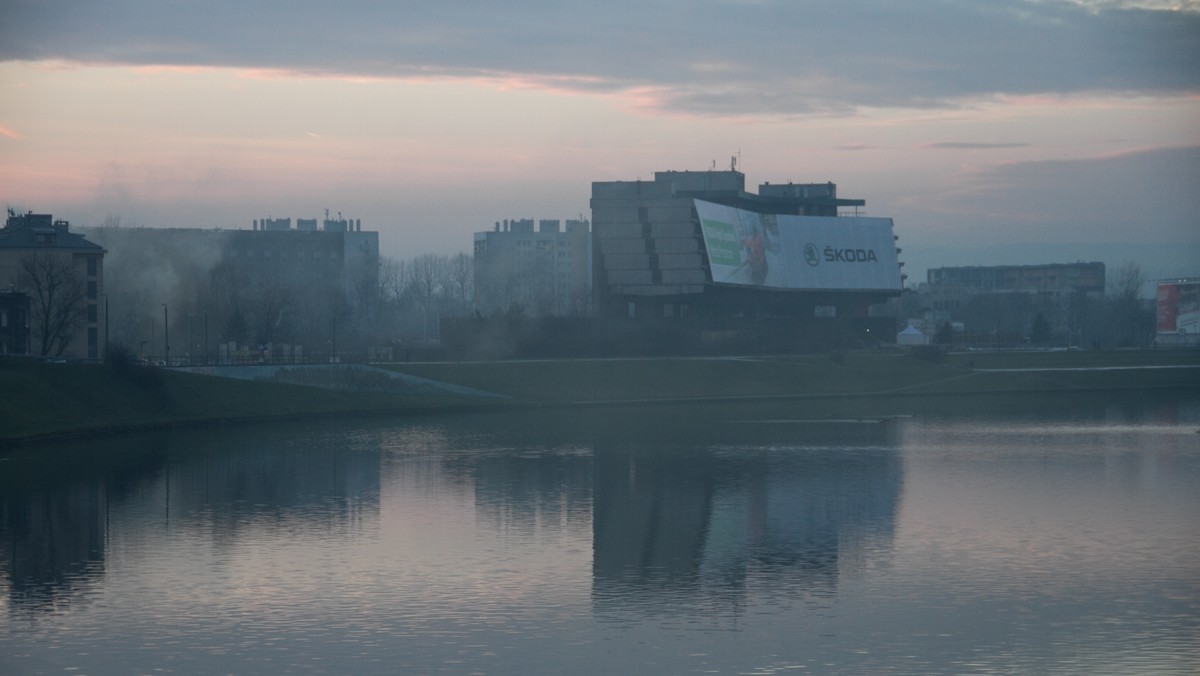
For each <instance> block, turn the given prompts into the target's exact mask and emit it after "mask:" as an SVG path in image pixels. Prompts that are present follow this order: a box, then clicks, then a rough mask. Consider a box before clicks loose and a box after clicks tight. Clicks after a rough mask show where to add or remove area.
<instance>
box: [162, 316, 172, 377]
mask: <svg viewBox="0 0 1200 676" xmlns="http://www.w3.org/2000/svg"><path fill="white" fill-rule="evenodd" d="M162 306H163V349H164V350H165V351H166V353H167V359H166V361H165V362H164V363H165V364H166V365H167V366H170V365H171V324H170V316H169V315H168V314H167V304H166V303H163V304H162Z"/></svg>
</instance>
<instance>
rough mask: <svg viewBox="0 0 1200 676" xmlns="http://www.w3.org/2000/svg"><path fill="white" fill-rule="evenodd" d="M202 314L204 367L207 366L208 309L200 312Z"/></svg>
mask: <svg viewBox="0 0 1200 676" xmlns="http://www.w3.org/2000/svg"><path fill="white" fill-rule="evenodd" d="M202 312H203V313H204V365H205V366H208V309H207V308H206V309H204V310H202Z"/></svg>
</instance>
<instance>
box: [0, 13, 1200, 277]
mask: <svg viewBox="0 0 1200 676" xmlns="http://www.w3.org/2000/svg"><path fill="white" fill-rule="evenodd" d="M1197 64H1200V2H1197V1H1195V0H1187V1H1184V2H1170V1H1165V0H1164V1H1154V0H1145V1H1141V2H1122V1H1121V0H1095V1H1089V0H1025V1H1011V2H998V1H993V0H986V1H985V0H926V1H918V0H895V1H892V2H883V1H879V0H875V1H870V2H867V1H862V0H839V1H838V2H801V1H797V0H779V1H774V0H725V1H714V0H687V1H686V2H684V1H661V2H655V1H653V0H651V1H649V2H647V1H646V0H641V1H638V2H626V1H625V0H609V1H608V2H604V3H600V2H595V3H581V2H564V1H563V0H555V1H553V2H551V1H543V0H512V1H511V2H504V3H497V2H480V1H477V0H476V1H446V2H386V1H383V0H344V1H343V2H339V3H328V2H323V1H322V2H317V1H316V0H286V1H284V0H278V1H261V2H246V0H238V1H237V2H232V1H225V0H207V1H206V2H181V1H170V0H107V1H106V2H103V3H98V2H91V1H88V0H75V1H69V0H3V2H0V157H2V158H3V161H2V162H0V200H2V201H4V202H5V203H7V204H8V205H11V206H13V207H15V208H18V209H30V210H34V211H38V212H51V213H53V214H55V215H56V216H58V217H63V218H68V219H70V220H72V221H73V222H76V223H81V224H87V225H96V224H99V223H100V222H102V221H103V220H104V219H105V218H106V217H109V216H117V217H120V218H121V222H122V224H123V225H145V226H156V227H157V226H172V227H225V228H230V227H249V226H250V223H251V221H252V220H253V219H255V218H262V217H266V216H274V217H282V216H291V217H292V218H301V217H306V218H311V217H319V216H320V215H321V214H322V213H323V211H324V209H326V208H328V209H329V210H330V211H331V212H333V213H337V212H341V213H342V214H343V215H345V216H346V217H350V218H360V219H362V221H363V227H364V228H366V229H376V230H379V231H380V232H381V248H382V249H383V252H384V253H385V254H390V255H394V256H407V255H412V254H416V253H423V252H427V251H437V252H444V253H448V252H453V251H459V250H466V249H469V248H470V246H471V233H472V232H474V231H476V230H485V229H489V228H490V227H491V224H492V223H493V222H494V221H496V220H500V219H504V218H520V217H532V218H569V217H576V216H578V215H579V214H584V215H585V216H586V215H587V214H588V211H589V208H588V198H589V196H590V191H591V182H592V181H607V180H623V179H636V178H639V177H640V178H645V179H649V178H651V177H652V174H653V172H655V171H660V170H667V169H677V170H683V169H696V170H702V169H707V168H709V167H711V166H712V165H713V163H714V161H715V162H716V164H717V166H718V167H721V168H725V167H727V166H728V165H729V162H730V157H731V156H732V155H735V154H740V158H741V160H740V164H739V168H740V169H742V170H743V171H745V172H746V174H747V182H748V184H749V185H750V186H752V189H753V186H757V185H758V183H761V182H764V181H771V182H786V181H789V180H790V181H796V182H818V181H820V182H823V181H834V182H835V183H837V184H838V189H839V193H840V194H841V195H842V196H844V197H854V198H862V199H865V200H867V214H868V215H872V216H891V217H893V218H894V219H895V221H896V231H897V233H898V234H899V235H900V237H901V244H902V245H903V246H904V249H905V251H904V254H903V256H902V259H905V260H907V261H909V266H910V267H909V270H910V272H919V271H921V270H923V268H924V266H925V265H929V264H934V265H940V264H963V263H987V262H1047V260H1059V259H1066V260H1076V259H1092V258H1098V257H1101V256H1110V257H1111V256H1119V255H1122V254H1121V253H1120V252H1127V253H1128V256H1127V257H1128V258H1140V259H1142V260H1141V261H1140V262H1142V263H1143V264H1144V265H1145V266H1146V267H1148V268H1149V271H1150V272H1151V273H1154V274H1196V275H1200V216H1198V214H1200V66H1198V65H1197ZM1031 245H1036V246H1031ZM977 259H978V260H977ZM1001 259H1003V260H1001ZM1109 262H1110V263H1114V264H1115V263H1116V262H1119V261H1111V260H1110V261H1109ZM914 267H915V268H916V269H915V270H914ZM921 274H923V273H921Z"/></svg>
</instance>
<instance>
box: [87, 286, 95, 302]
mask: <svg viewBox="0 0 1200 676" xmlns="http://www.w3.org/2000/svg"><path fill="white" fill-rule="evenodd" d="M87 297H88V300H96V283H95V282H88V285H87Z"/></svg>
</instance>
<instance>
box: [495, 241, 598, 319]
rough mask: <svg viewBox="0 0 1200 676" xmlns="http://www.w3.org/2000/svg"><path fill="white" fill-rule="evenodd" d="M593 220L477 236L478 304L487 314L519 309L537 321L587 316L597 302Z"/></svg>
mask: <svg viewBox="0 0 1200 676" xmlns="http://www.w3.org/2000/svg"><path fill="white" fill-rule="evenodd" d="M589 232H590V231H589V223H588V221H587V219H583V218H580V219H568V220H567V221H566V224H565V228H564V227H563V222H562V221H559V220H547V219H542V220H539V221H538V222H537V228H536V229H535V228H534V221H533V219H530V218H525V219H512V220H508V219H506V220H504V221H502V222H501V221H497V222H496V224H495V227H494V228H493V229H492V230H491V231H485V232H477V233H475V246H474V266H475V299H476V304H477V306H478V309H479V311H480V312H481V313H483V314H486V315H492V314H496V313H503V312H506V311H508V310H509V308H510V307H513V306H514V304H515V305H516V306H519V307H520V308H521V310H522V312H524V313H526V314H529V315H537V316H559V317H566V316H584V315H586V314H588V307H589V305H590V300H591V288H590V287H591V240H590V239H589Z"/></svg>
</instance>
